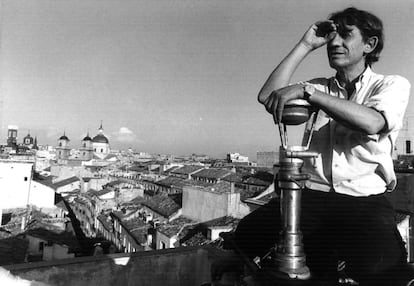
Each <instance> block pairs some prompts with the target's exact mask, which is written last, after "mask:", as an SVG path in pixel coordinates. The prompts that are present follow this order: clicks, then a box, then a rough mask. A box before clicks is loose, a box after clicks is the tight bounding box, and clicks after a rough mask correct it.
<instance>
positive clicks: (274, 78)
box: [258, 41, 312, 103]
mask: <svg viewBox="0 0 414 286" xmlns="http://www.w3.org/2000/svg"><path fill="white" fill-rule="evenodd" d="M311 50H312V48H311V47H309V46H308V45H306V44H304V43H303V42H302V41H300V42H299V43H298V44H297V45H296V46H295V47H294V48H293V49H292V50H291V51H290V53H289V54H288V55H287V56H286V57H285V58H284V59H283V60H282V62H281V63H280V64H279V65H278V66H277V67H276V69H275V70H274V71H273V72H272V73H271V74H270V76H269V78H268V79H267V80H266V82H265V84H264V85H263V87H262V89H261V90H260V92H259V95H258V100H259V102H260V103H264V102H265V101H266V99H267V98H268V97H269V95H270V94H271V93H272V92H273V91H274V90H278V89H280V88H282V87H285V86H287V85H288V84H289V82H290V79H291V78H292V75H293V73H294V72H295V70H296V68H297V67H298V66H299V64H300V63H301V62H302V60H303V59H304V58H305V57H306V56H307V55H308V54H309V53H310V52H311Z"/></svg>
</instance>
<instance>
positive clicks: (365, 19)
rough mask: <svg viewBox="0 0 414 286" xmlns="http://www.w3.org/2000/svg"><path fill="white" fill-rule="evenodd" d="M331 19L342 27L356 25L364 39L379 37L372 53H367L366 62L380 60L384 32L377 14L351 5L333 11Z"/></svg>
mask: <svg viewBox="0 0 414 286" xmlns="http://www.w3.org/2000/svg"><path fill="white" fill-rule="evenodd" d="M329 20H332V21H334V23H335V24H338V25H339V27H340V28H341V27H344V26H345V25H354V26H356V27H357V28H358V29H359V30H360V31H361V35H362V38H363V39H364V41H367V40H368V39H369V38H370V37H374V36H375V37H377V38H378V43H377V46H376V47H375V49H374V50H373V51H372V52H371V53H369V54H367V55H366V57H365V63H366V64H367V65H369V66H371V65H372V63H374V62H376V61H378V59H379V55H380V53H381V51H382V48H383V47H384V34H383V26H382V21H381V20H380V19H379V18H378V17H377V16H375V15H373V14H371V13H369V12H367V11H364V10H359V9H357V8H354V7H350V8H347V9H345V10H343V11H339V12H336V13H333V14H332V15H331V16H330V17H329Z"/></svg>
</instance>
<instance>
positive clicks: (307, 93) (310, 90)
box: [303, 82, 316, 101]
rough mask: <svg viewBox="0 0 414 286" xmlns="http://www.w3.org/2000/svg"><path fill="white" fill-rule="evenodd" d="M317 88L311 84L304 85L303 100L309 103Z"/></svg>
mask: <svg viewBox="0 0 414 286" xmlns="http://www.w3.org/2000/svg"><path fill="white" fill-rule="evenodd" d="M315 91H316V90H315V87H314V86H313V85H311V84H309V83H306V82H305V83H304V85H303V99H304V100H306V101H309V97H311V96H312V95H313V94H314V93H315Z"/></svg>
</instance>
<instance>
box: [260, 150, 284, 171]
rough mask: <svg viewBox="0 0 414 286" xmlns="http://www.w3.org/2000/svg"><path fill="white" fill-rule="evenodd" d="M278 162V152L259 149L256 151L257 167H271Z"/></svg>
mask: <svg viewBox="0 0 414 286" xmlns="http://www.w3.org/2000/svg"><path fill="white" fill-rule="evenodd" d="M278 162H279V152H276V151H259V152H257V167H266V168H272V167H273V165H274V164H277V163H278Z"/></svg>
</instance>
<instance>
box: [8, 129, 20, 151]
mask: <svg viewBox="0 0 414 286" xmlns="http://www.w3.org/2000/svg"><path fill="white" fill-rule="evenodd" d="M7 129H8V130H7V147H11V148H16V147H17V131H18V130H19V127H18V126H16V125H9V126H8V128H7Z"/></svg>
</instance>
